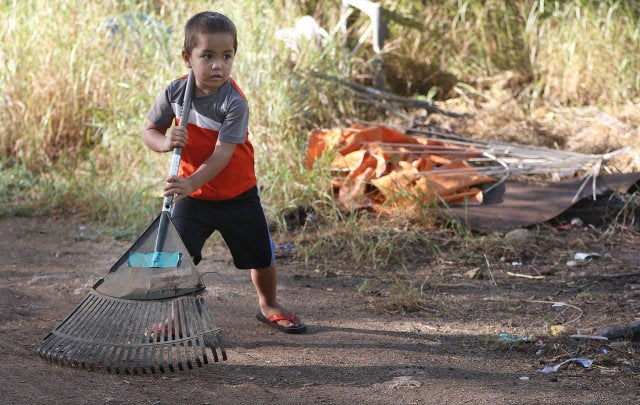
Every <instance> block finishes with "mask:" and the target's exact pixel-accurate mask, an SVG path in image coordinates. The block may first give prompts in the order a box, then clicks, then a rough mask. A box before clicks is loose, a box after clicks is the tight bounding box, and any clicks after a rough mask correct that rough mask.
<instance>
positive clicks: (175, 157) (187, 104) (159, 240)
mask: <svg viewBox="0 0 640 405" xmlns="http://www.w3.org/2000/svg"><path fill="white" fill-rule="evenodd" d="M194 80H195V79H194V75H193V69H189V76H188V77H187V85H186V88H185V91H184V98H183V100H182V114H180V126H181V127H184V128H186V127H187V123H188V122H189V113H190V112H191V99H192V97H193V88H194V85H193V82H194ZM181 157H182V148H174V149H173V154H172V156H171V166H170V167H169V177H171V176H175V175H176V174H178V169H179V168H180V158H181ZM173 197H174V196H173V194H172V195H168V196H166V197H164V200H163V202H162V212H161V213H160V222H159V223H158V234H157V236H156V244H155V249H154V251H156V252H161V251H162V247H163V245H164V240H165V238H166V235H167V226H168V225H169V219H170V212H171V204H172V203H173Z"/></svg>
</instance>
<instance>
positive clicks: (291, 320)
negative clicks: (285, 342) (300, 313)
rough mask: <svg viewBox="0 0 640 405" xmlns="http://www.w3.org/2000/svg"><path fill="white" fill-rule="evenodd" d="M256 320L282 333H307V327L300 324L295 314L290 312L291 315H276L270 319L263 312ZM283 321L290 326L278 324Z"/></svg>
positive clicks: (258, 314)
mask: <svg viewBox="0 0 640 405" xmlns="http://www.w3.org/2000/svg"><path fill="white" fill-rule="evenodd" d="M256 318H257V319H258V320H259V321H260V322H262V323H264V324H266V325H269V326H271V327H272V328H274V329H277V330H279V331H280V332H284V333H304V332H306V331H307V325H305V324H304V323H302V322H300V320H299V319H298V317H297V316H296V314H294V313H293V312H290V313H289V315H283V314H275V315H271V316H269V317H266V316H264V315H263V314H262V312H258V313H257V314H256ZM281 321H286V322H285V323H288V324H289V325H290V326H284V325H280V324H279V323H278V322H281Z"/></svg>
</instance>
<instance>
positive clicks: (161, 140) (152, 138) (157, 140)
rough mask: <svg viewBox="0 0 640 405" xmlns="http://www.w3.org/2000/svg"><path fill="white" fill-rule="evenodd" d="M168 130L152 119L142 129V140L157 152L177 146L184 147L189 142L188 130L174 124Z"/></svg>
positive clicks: (170, 149)
mask: <svg viewBox="0 0 640 405" xmlns="http://www.w3.org/2000/svg"><path fill="white" fill-rule="evenodd" d="M166 133H167V130H166V129H164V128H160V127H158V126H156V125H155V124H154V123H152V122H151V121H149V120H147V123H146V125H145V127H144V130H143V131H142V141H143V142H144V144H145V145H147V146H148V147H149V149H151V150H153V151H155V152H171V151H172V150H173V149H175V148H183V147H184V146H185V145H186V144H187V130H186V129H185V128H184V127H181V126H173V127H171V128H170V129H169V135H166Z"/></svg>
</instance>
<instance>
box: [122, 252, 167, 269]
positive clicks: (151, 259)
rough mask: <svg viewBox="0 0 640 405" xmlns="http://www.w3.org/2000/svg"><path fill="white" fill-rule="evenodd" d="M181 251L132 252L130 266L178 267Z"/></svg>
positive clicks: (128, 262)
mask: <svg viewBox="0 0 640 405" xmlns="http://www.w3.org/2000/svg"><path fill="white" fill-rule="evenodd" d="M179 261H180V252H131V254H130V255H129V260H128V261H127V264H128V265H129V267H143V268H147V267H151V268H166V267H178V262H179Z"/></svg>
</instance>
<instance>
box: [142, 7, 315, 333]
mask: <svg viewBox="0 0 640 405" xmlns="http://www.w3.org/2000/svg"><path fill="white" fill-rule="evenodd" d="M237 48H238V41H237V33H236V27H235V25H234V24H233V22H232V21H231V20H230V19H229V18H227V17H226V16H224V15H222V14H220V13H216V12H202V13H199V14H196V15H194V16H193V17H191V18H190V19H189V20H188V21H187V23H186V25H185V38H184V48H183V50H182V59H183V60H184V62H185V64H186V65H187V67H188V68H190V69H192V71H193V73H194V79H195V80H194V82H195V88H194V90H193V100H192V107H191V113H190V115H189V122H188V125H187V127H186V129H185V128H184V127H182V126H177V125H174V126H171V124H172V122H173V121H174V120H177V119H179V117H180V111H181V110H182V105H181V104H182V99H183V97H184V92H185V87H186V83H187V79H186V77H182V78H179V79H177V80H175V81H173V82H172V83H170V84H169V86H167V88H166V89H165V91H164V92H163V93H162V94H160V95H159V97H158V99H157V100H156V102H155V104H154V105H153V107H152V108H151V110H150V111H149V113H148V114H147V124H146V126H145V128H144V131H143V134H142V140H143V142H144V143H145V144H146V145H147V146H148V147H149V148H150V149H152V150H154V151H156V152H170V151H173V149H174V148H183V150H182V157H181V161H180V176H172V177H169V178H168V179H167V183H166V186H165V188H164V195H165V196H168V195H174V196H175V197H174V200H173V201H174V202H175V205H174V207H173V212H172V220H173V223H174V225H175V227H176V229H177V231H178V233H179V234H180V236H181V238H182V240H183V241H184V243H185V246H186V247H187V249H188V251H189V253H190V254H191V256H192V257H193V260H194V263H196V264H197V263H198V262H199V261H200V260H201V259H202V247H203V245H204V243H205V241H206V240H207V239H208V238H209V237H210V236H211V235H212V234H213V232H214V231H216V230H217V231H219V232H220V234H221V235H222V237H223V238H224V240H225V242H226V244H227V246H228V247H229V250H230V252H231V255H232V256H233V261H234V264H235V266H236V267H237V268H239V269H251V280H252V281H253V284H254V286H255V289H256V292H257V294H258V303H259V306H260V311H259V312H258V314H257V318H258V320H260V321H261V322H264V323H265V324H267V325H269V326H272V327H274V328H276V329H278V330H281V331H283V332H286V333H302V332H305V331H306V325H305V324H304V323H302V322H300V320H299V319H298V317H297V316H296V315H295V314H294V313H293V312H289V311H286V310H285V309H284V308H283V307H282V306H281V305H280V304H279V303H278V301H277V300H276V280H277V276H276V266H275V262H274V247H273V242H272V240H271V236H270V234H269V229H268V226H267V221H266V219H265V215H264V211H263V209H262V205H261V203H260V197H259V195H258V188H257V185H256V176H255V173H254V156H253V147H252V145H251V143H250V142H249V132H248V122H249V107H248V103H247V99H246V98H245V96H244V94H243V93H242V90H240V88H239V87H238V85H237V84H236V82H235V81H234V80H233V79H232V78H231V76H230V75H231V68H232V66H233V61H234V58H235V55H236V51H237Z"/></svg>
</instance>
